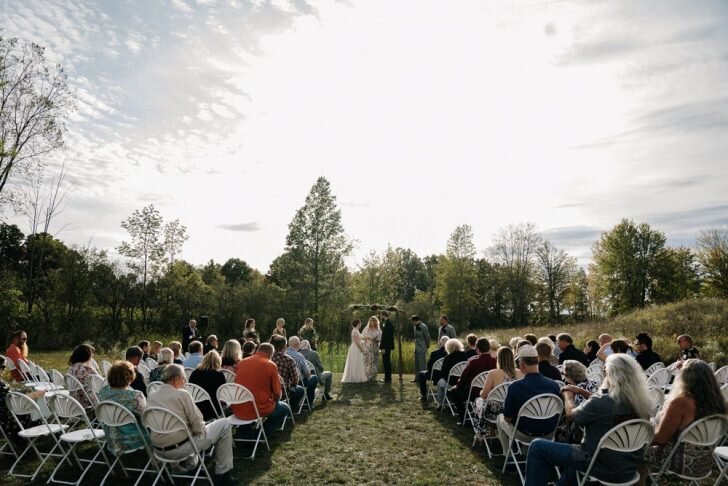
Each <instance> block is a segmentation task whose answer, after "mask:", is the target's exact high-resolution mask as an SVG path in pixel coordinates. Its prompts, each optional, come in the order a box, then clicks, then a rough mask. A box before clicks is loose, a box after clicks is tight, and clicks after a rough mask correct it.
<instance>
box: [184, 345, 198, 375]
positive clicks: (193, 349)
mask: <svg viewBox="0 0 728 486" xmlns="http://www.w3.org/2000/svg"><path fill="white" fill-rule="evenodd" d="M188 351H189V352H190V355H189V356H187V357H186V358H185V359H184V361H183V362H182V366H184V367H185V368H197V365H198V364H200V362H201V361H202V343H201V342H200V341H192V342H191V343H190V346H189V349H188Z"/></svg>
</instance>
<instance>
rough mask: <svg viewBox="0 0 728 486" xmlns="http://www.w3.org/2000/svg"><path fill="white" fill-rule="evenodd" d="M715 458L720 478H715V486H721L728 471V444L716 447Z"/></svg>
mask: <svg viewBox="0 0 728 486" xmlns="http://www.w3.org/2000/svg"><path fill="white" fill-rule="evenodd" d="M713 458H714V459H715V463H716V464H717V465H718V479H716V480H715V484H714V485H713V486H719V485H720V482H721V480H723V478H724V477H725V475H726V473H727V472H728V446H722V447H716V448H715V450H714V451H713Z"/></svg>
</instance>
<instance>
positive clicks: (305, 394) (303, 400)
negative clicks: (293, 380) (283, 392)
mask: <svg viewBox="0 0 728 486" xmlns="http://www.w3.org/2000/svg"><path fill="white" fill-rule="evenodd" d="M298 384H299V385H301V387H303V398H301V401H300V402H298V411H297V412H296V414H297V415H300V414H301V412H303V407H306V410H307V411H308V412H310V411H312V410H313V403H311V401H310V400H309V399H308V389H307V388H306V385H305V384H304V383H303V375H301V373H298ZM315 399H316V397H315V396H314V400H315Z"/></svg>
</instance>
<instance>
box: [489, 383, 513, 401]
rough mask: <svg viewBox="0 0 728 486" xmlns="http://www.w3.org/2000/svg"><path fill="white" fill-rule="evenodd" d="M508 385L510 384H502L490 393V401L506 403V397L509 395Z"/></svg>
mask: <svg viewBox="0 0 728 486" xmlns="http://www.w3.org/2000/svg"><path fill="white" fill-rule="evenodd" d="M508 385H510V383H501V384H500V385H496V386H495V387H494V388H493V389H492V390H491V391H490V393H488V400H489V401H491V402H505V401H506V395H507V394H508Z"/></svg>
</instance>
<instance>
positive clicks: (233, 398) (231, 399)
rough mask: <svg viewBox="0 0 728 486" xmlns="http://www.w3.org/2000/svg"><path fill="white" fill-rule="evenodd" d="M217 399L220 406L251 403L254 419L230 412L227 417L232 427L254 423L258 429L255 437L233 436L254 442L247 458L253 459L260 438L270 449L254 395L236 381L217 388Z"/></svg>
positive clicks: (240, 440) (227, 406)
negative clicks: (240, 416)
mask: <svg viewBox="0 0 728 486" xmlns="http://www.w3.org/2000/svg"><path fill="white" fill-rule="evenodd" d="M217 401H218V402H219V403H220V406H221V407H225V408H229V407H231V406H232V405H241V404H244V403H249V404H250V405H252V407H253V410H255V417H256V418H254V419H250V420H244V419H240V418H238V417H236V416H235V414H232V415H230V416H229V417H228V418H227V419H228V421H230V424H231V425H232V426H233V427H234V428H237V427H240V426H247V425H254V426H255V427H256V428H257V429H258V435H257V437H256V438H255V439H241V438H237V437H236V438H235V442H254V443H255V445H254V446H253V453H252V454H251V455H250V456H249V457H248V459H255V452H256V451H257V450H258V444H260V442H261V438H262V440H263V442H264V443H265V447H266V449H268V450H270V445H269V444H268V437H267V436H266V434H265V429H264V427H263V418H262V417H261V416H260V413H258V406H257V405H256V404H255V397H254V396H253V394H252V393H251V392H250V390H248V389H247V388H245V387H244V386H243V385H238V384H237V383H225V384H224V385H222V386H220V388H218V389H217Z"/></svg>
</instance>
